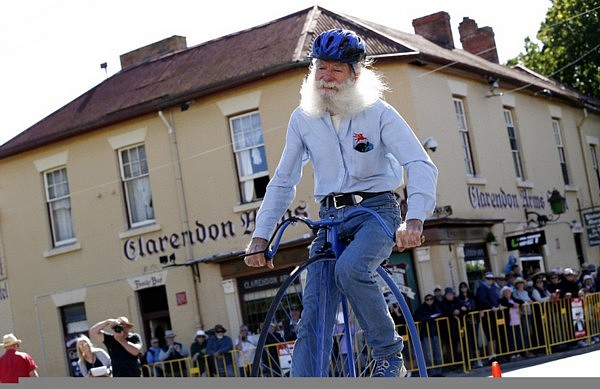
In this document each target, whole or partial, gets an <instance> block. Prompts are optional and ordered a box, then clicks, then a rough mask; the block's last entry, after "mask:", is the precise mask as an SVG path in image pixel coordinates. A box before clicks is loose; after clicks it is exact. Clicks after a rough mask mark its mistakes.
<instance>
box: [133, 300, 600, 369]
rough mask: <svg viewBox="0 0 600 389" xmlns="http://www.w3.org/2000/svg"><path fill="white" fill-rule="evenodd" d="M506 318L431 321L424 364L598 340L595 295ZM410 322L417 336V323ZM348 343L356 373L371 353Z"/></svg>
mask: <svg viewBox="0 0 600 389" xmlns="http://www.w3.org/2000/svg"><path fill="white" fill-rule="evenodd" d="M579 311H580V312H581V313H582V316H583V318H582V319H583V321H582V323H581V325H579V326H578V323H577V320H576V318H578V317H579V316H578V314H577V312H579ZM509 315H510V311H509V310H508V309H499V310H483V311H472V312H469V313H467V314H465V315H461V316H459V317H452V318H448V317H440V318H437V319H435V321H434V324H433V325H434V326H435V327H434V328H435V329H436V331H437V333H438V337H437V339H436V340H435V342H434V341H432V340H431V336H430V334H429V331H428V330H427V331H426V335H427V336H421V341H422V346H423V350H424V351H429V354H428V355H432V354H433V353H434V350H435V349H436V348H438V349H439V350H440V359H439V360H438V361H437V362H436V361H434V360H433V358H431V359H430V360H429V361H427V368H428V369H429V368H438V367H439V368H461V369H462V370H464V371H468V370H471V369H472V368H473V366H474V365H476V364H477V362H478V361H484V360H487V359H488V358H490V357H492V356H497V357H502V356H504V357H509V356H511V355H517V354H525V353H530V352H536V353H538V354H539V353H545V354H547V355H549V354H552V353H553V352H556V351H557V350H560V349H561V346H564V345H567V344H576V343H577V342H580V341H585V342H586V343H585V344H587V345H591V344H592V343H594V342H595V341H600V292H596V293H590V294H587V295H585V296H584V297H583V298H581V300H579V299H577V298H573V299H572V298H562V299H556V300H548V301H546V302H544V303H538V302H532V303H528V304H526V305H523V306H521V307H520V312H519V319H520V325H519V326H514V325H511V320H510V317H509ZM513 320H514V319H513ZM415 324H416V325H417V330H418V331H419V334H420V333H421V331H420V330H421V326H422V325H423V323H421V322H416V323H415ZM513 324H514V323H513ZM396 329H397V331H398V334H400V336H402V338H403V340H404V350H403V352H402V353H403V356H404V360H405V365H406V368H407V370H409V371H411V372H418V366H417V362H416V358H415V355H414V350H413V347H412V343H411V342H410V339H409V334H408V329H407V327H406V325H403V324H401V325H398V326H396ZM490 340H493V341H494V347H493V349H490V344H489V343H490V342H489V341H490ZM353 345H354V350H353V352H354V353H355V356H356V358H355V359H356V364H357V368H358V369H359V371H362V370H364V369H365V368H366V367H367V366H368V365H369V363H370V362H371V353H370V350H369V348H368V346H367V345H366V343H365V341H364V333H363V331H362V329H359V330H358V331H357V332H356V334H355V335H354V342H353ZM292 350H293V342H285V343H279V344H272V345H269V346H267V347H266V348H265V352H269V351H271V352H272V353H273V355H278V357H279V365H280V366H283V369H280V368H279V367H278V366H275V364H273V363H267V362H265V366H263V367H262V369H261V372H262V375H263V376H265V377H277V376H281V375H288V374H289V367H290V366H289V364H290V363H291V353H292ZM240 353H241V352H240V351H238V350H233V351H231V352H230V355H231V360H232V364H233V376H235V377H239V376H242V377H243V376H244V375H245V374H248V373H249V365H245V366H243V367H244V368H243V369H240V365H239V362H238V361H239V359H238V357H239V356H240ZM225 360H226V359H225V357H224V356H220V357H209V356H205V357H203V358H201V359H200V360H198V361H197V362H192V361H191V359H190V358H189V357H188V358H182V359H177V360H172V361H162V362H158V363H155V364H153V365H142V372H143V374H144V376H150V377H156V376H157V375H156V374H155V372H156V368H157V367H158V368H162V370H163V371H165V372H167V373H168V372H169V371H173V372H179V374H180V375H177V376H178V377H180V376H181V377H184V376H191V377H201V376H212V377H223V376H228V374H227V373H226V372H227V369H225V370H224V371H225V374H224V375H223V374H221V372H219V370H218V369H216V367H217V366H218V365H219V364H222V363H224V362H225ZM242 360H243V359H242ZM267 360H268V359H267ZM336 363H338V362H336V361H335V360H333V359H332V374H333V372H334V371H335V369H336V366H335V365H334V364H336Z"/></svg>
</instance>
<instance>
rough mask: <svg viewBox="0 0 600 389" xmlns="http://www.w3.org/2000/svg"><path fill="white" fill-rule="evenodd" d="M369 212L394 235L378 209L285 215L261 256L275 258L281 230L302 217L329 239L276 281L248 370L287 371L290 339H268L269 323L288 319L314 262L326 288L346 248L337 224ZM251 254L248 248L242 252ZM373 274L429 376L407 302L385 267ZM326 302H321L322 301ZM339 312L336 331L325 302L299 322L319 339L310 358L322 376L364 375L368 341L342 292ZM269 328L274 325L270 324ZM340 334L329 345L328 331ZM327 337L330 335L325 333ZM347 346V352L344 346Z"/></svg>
mask: <svg viewBox="0 0 600 389" xmlns="http://www.w3.org/2000/svg"><path fill="white" fill-rule="evenodd" d="M360 212H362V213H364V212H367V213H369V214H371V215H372V216H373V217H375V218H376V219H377V220H378V221H379V223H380V224H381V227H382V228H383V230H384V231H385V233H386V234H387V235H388V236H389V237H390V239H394V238H395V234H394V232H392V231H390V229H389V228H388V227H387V225H386V224H385V223H384V221H383V219H382V218H381V217H380V216H379V215H378V214H377V212H375V211H373V210H371V209H369V208H365V207H361V206H357V207H356V208H354V209H353V210H351V211H350V212H348V213H347V214H346V215H345V216H344V217H343V218H339V219H336V218H331V219H323V220H319V221H313V220H311V219H308V218H299V217H290V218H287V219H285V220H284V221H283V222H282V223H280V224H279V226H278V227H277V229H276V230H275V232H274V233H273V236H272V237H271V240H270V242H269V246H268V248H267V251H266V252H265V256H266V257H267V258H268V259H270V258H273V256H274V255H275V253H276V252H277V249H278V248H279V244H280V242H281V238H282V235H283V232H284V231H285V230H286V228H287V227H289V226H290V225H292V224H295V223H298V222H300V223H304V224H305V225H306V226H308V227H309V228H310V229H312V230H313V231H314V232H316V231H318V230H319V229H326V233H327V239H326V242H325V244H324V247H322V248H321V249H320V250H318V251H317V252H318V254H317V255H315V256H313V257H312V258H309V259H308V260H307V261H305V262H303V263H302V264H301V265H299V266H297V267H296V268H295V269H294V270H293V271H292V272H291V273H290V275H289V277H288V278H287V279H285V281H284V282H283V284H282V285H281V286H280V287H279V289H278V291H277V293H276V294H275V296H274V298H273V300H272V303H271V305H270V307H269V309H268V311H267V315H266V317H265V320H264V323H263V326H262V330H261V332H260V336H259V338H258V343H257V347H256V351H255V355H254V361H253V364H252V372H251V375H252V376H253V377H285V376H289V369H290V366H291V363H292V359H293V343H290V344H273V345H272V344H267V339H268V338H269V336H268V334H269V331H270V330H269V327H270V326H271V324H272V323H279V322H285V321H288V322H289V321H290V320H291V319H292V318H291V317H290V312H291V310H292V306H296V305H298V302H299V301H300V302H301V299H302V274H303V273H304V271H305V270H306V269H307V268H308V267H309V266H311V265H313V264H317V265H318V266H319V267H320V271H321V272H322V278H321V279H323V280H327V281H324V282H322V283H321V286H320V291H319V293H320V295H319V296H317V297H318V298H319V297H320V296H324V295H325V293H327V290H328V286H327V284H326V282H329V280H330V277H329V274H331V272H333V266H334V265H335V263H334V261H335V259H336V258H337V257H338V255H339V254H340V253H341V252H342V251H343V250H344V249H345V247H346V244H345V243H344V242H342V241H340V240H338V239H337V227H338V225H340V224H341V223H343V222H344V221H345V220H347V219H349V218H350V217H352V215H355V214H356V213H360ZM246 255H249V254H246ZM377 274H378V275H379V276H380V277H381V278H382V279H383V281H384V282H385V284H386V285H387V286H388V288H389V290H390V291H391V292H392V293H393V295H394V296H395V298H396V300H397V301H398V303H399V305H400V308H401V310H402V314H403V316H404V318H405V320H406V323H407V329H408V334H409V337H410V340H411V344H412V348H413V352H414V356H415V359H416V361H417V365H418V368H419V376H420V377H427V368H426V364H425V359H424V356H423V349H422V346H421V342H420V340H419V334H418V331H417V328H416V325H415V322H414V320H413V318H412V314H411V312H410V308H409V307H408V304H407V303H406V301H405V299H404V296H403V295H402V293H401V292H400V290H399V289H398V287H397V286H396V284H395V283H394V281H393V279H392V278H391V277H390V275H389V274H388V273H387V272H386V270H385V269H384V268H383V267H381V266H379V268H378V269H377ZM326 300H327V299H323V300H321V299H319V301H326ZM322 305H324V304H322ZM337 309H338V311H339V312H338V313H337V315H336V316H337V317H338V318H339V320H338V326H339V327H340V328H341V329H342V331H339V332H337V333H336V332H334V328H325V325H324V320H322V319H321V318H324V317H325V312H327V311H328V307H325V306H320V310H319V312H318V314H317V315H318V318H317V320H316V321H315V322H314V323H303V325H310V326H311V327H310V328H311V330H313V331H314V335H315V337H316V339H317V345H316V348H315V350H313V352H312V353H311V358H312V362H313V363H314V364H315V365H314V366H316V367H319V368H318V369H317V371H318V374H317V376H320V377H332V376H335V377H368V376H370V374H371V369H372V363H368V362H367V361H368V360H369V357H368V351H367V348H366V345H364V343H362V342H361V338H360V336H359V332H357V331H356V327H355V325H354V320H351V318H352V316H353V313H352V308H351V307H350V305H349V304H348V302H347V300H346V297H345V296H344V295H343V294H342V295H341V298H340V301H339V304H338V307H337ZM271 331H272V330H271ZM336 336H337V339H338V340H340V339H341V340H340V341H339V342H337V343H335V342H334V343H333V347H328V346H326V345H331V344H332V342H331V339H332V337H336ZM327 337H329V338H327ZM346 350H350V351H349V352H344V351H346Z"/></svg>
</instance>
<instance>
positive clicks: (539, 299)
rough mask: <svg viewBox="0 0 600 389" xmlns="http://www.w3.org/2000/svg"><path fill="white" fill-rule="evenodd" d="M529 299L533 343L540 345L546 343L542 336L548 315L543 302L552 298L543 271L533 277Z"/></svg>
mask: <svg viewBox="0 0 600 389" xmlns="http://www.w3.org/2000/svg"><path fill="white" fill-rule="evenodd" d="M531 299H532V300H533V304H532V306H531V308H532V311H533V323H534V326H535V331H534V334H535V335H536V336H534V338H533V345H534V346H539V347H542V346H544V345H545V344H546V337H545V336H544V325H545V324H546V323H544V320H546V318H547V317H549V316H548V315H547V314H546V312H545V306H544V303H545V302H546V301H549V300H552V293H551V292H550V291H549V290H548V287H547V281H546V276H545V273H540V274H538V275H536V276H535V277H533V287H532V288H531Z"/></svg>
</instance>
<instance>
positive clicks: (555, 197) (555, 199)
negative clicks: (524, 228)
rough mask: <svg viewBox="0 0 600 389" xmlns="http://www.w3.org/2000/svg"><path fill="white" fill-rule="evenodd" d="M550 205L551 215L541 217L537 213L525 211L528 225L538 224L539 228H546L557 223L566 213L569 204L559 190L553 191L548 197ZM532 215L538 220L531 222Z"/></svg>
mask: <svg viewBox="0 0 600 389" xmlns="http://www.w3.org/2000/svg"><path fill="white" fill-rule="evenodd" d="M548 203H549V204H550V209H551V210H552V213H551V214H550V215H541V214H539V213H537V212H534V211H528V210H527V209H525V220H527V224H529V223H537V225H538V227H544V226H545V225H546V224H548V223H552V222H555V221H557V220H558V218H560V215H561V214H563V213H565V210H566V208H567V202H566V199H565V198H564V197H563V196H562V195H561V194H560V192H559V191H558V190H556V189H554V190H553V191H552V193H551V194H550V196H549V197H548ZM530 215H535V216H536V219H531V220H529V216H530Z"/></svg>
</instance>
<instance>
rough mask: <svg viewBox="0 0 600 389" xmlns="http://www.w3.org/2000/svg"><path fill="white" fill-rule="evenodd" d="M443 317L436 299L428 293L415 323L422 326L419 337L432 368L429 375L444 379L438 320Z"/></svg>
mask: <svg viewBox="0 0 600 389" xmlns="http://www.w3.org/2000/svg"><path fill="white" fill-rule="evenodd" d="M441 315H442V311H441V310H440V308H439V306H438V305H437V304H436V303H435V297H434V296H433V295H432V294H431V293H428V294H427V295H425V299H424V301H423V303H422V304H421V305H419V307H418V308H417V310H416V311H415V315H414V316H415V317H414V319H415V321H418V322H419V324H420V331H419V335H420V337H421V343H422V346H423V352H424V353H425V358H426V362H427V365H428V366H430V368H429V369H428V370H429V372H428V374H429V375H430V376H432V377H443V374H442V368H441V365H442V353H441V348H440V339H439V334H438V326H437V322H436V319H437V318H438V317H440V316H441Z"/></svg>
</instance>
